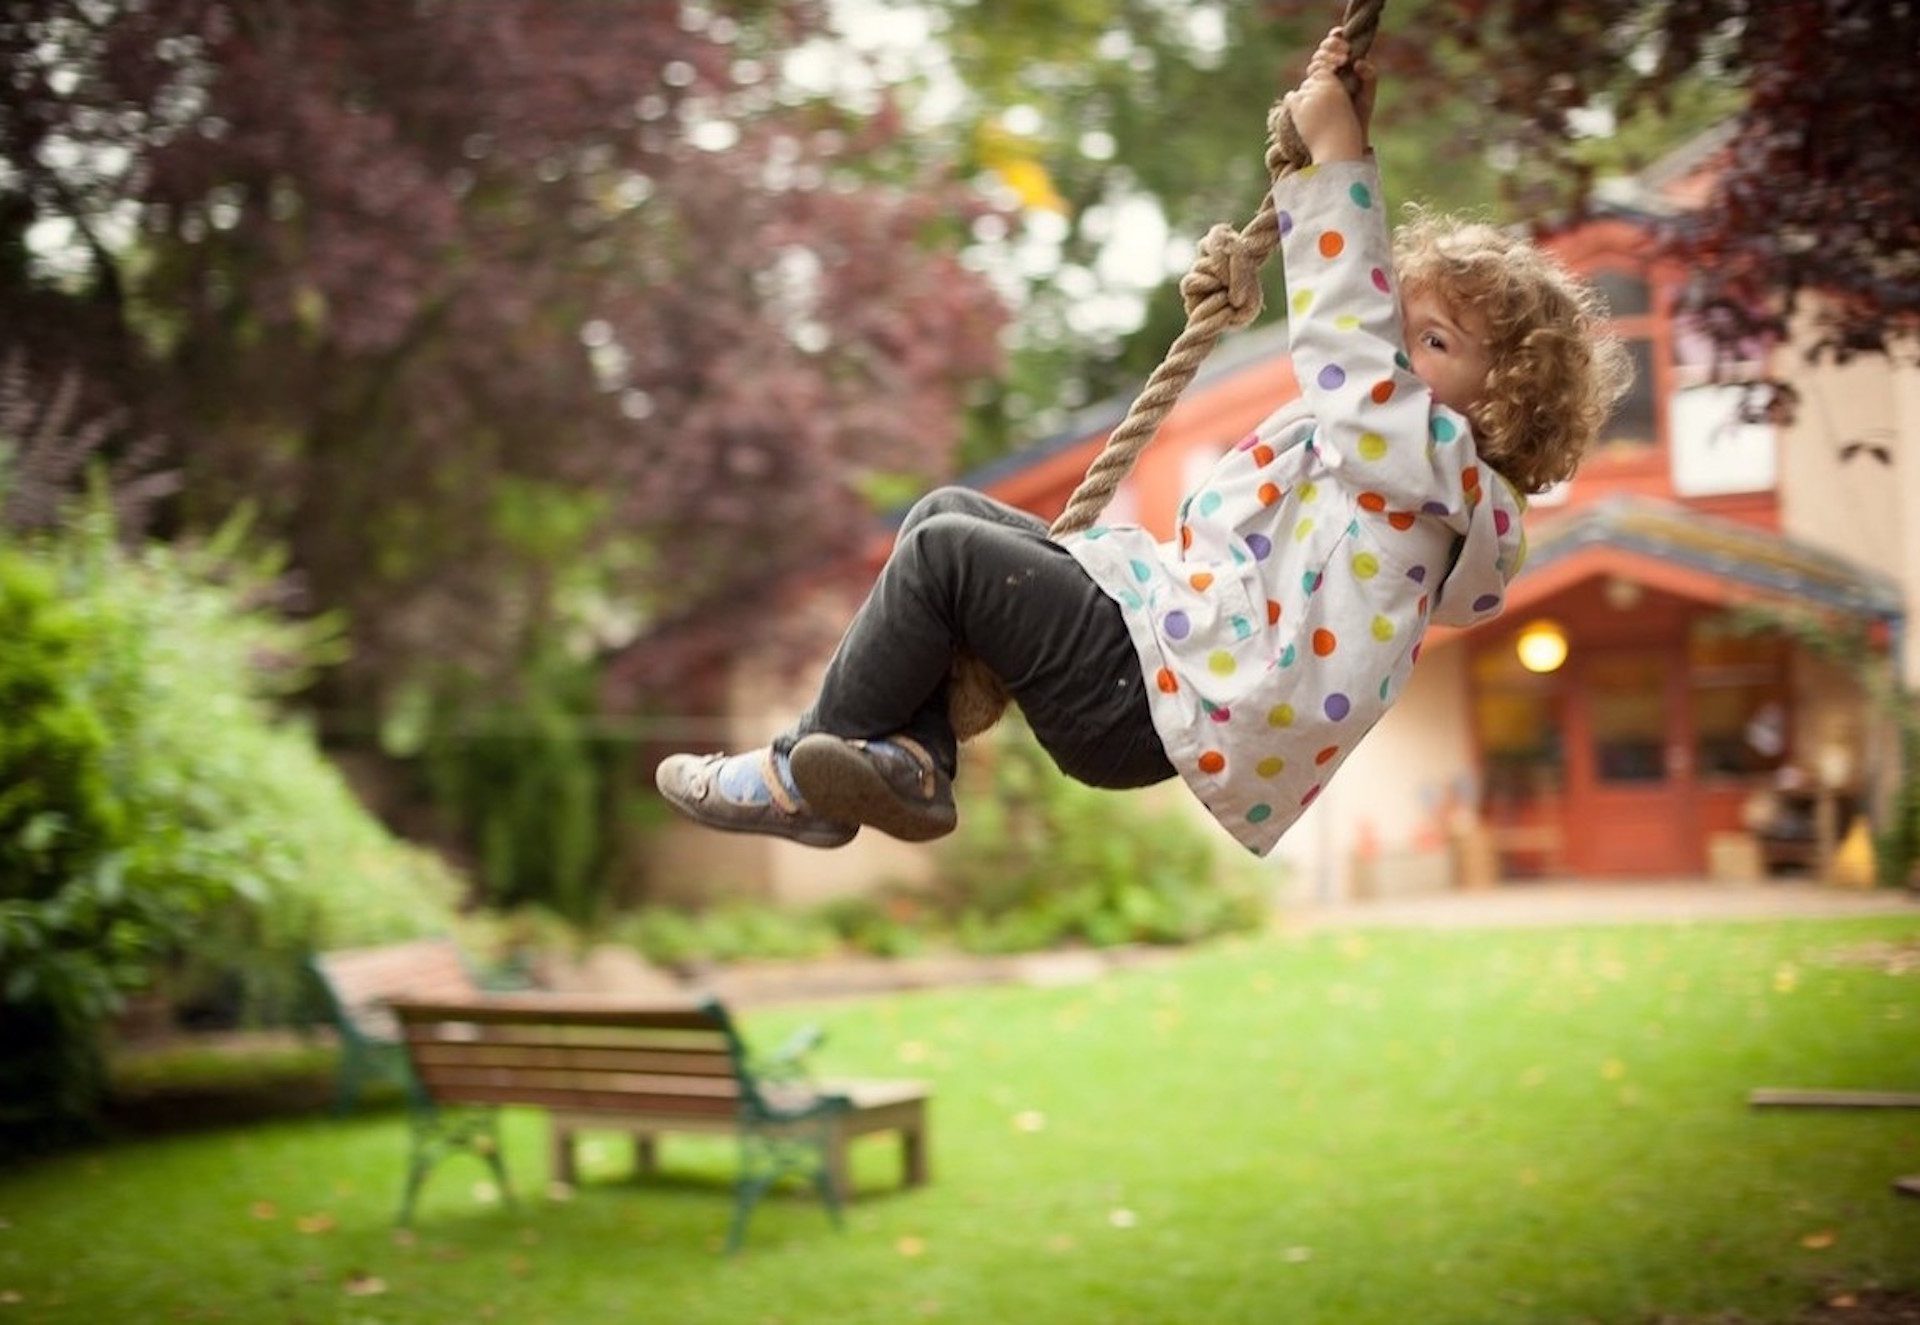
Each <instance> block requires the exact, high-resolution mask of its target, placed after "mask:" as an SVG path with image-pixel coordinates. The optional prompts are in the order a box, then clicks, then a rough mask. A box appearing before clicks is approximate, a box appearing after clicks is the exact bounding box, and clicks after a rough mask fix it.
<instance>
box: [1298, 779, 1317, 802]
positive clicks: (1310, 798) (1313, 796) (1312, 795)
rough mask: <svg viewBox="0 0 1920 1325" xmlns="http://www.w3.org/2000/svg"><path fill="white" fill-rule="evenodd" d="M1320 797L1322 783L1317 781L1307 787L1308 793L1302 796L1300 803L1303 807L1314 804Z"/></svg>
mask: <svg viewBox="0 0 1920 1325" xmlns="http://www.w3.org/2000/svg"><path fill="white" fill-rule="evenodd" d="M1319 799H1320V784H1319V783H1315V784H1314V785H1313V786H1311V787H1308V788H1307V794H1306V795H1304V796H1302V797H1301V798H1300V804H1301V805H1302V806H1303V807H1304V806H1308V805H1311V804H1313V803H1314V802H1315V801H1317V800H1319Z"/></svg>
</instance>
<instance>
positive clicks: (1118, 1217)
mask: <svg viewBox="0 0 1920 1325" xmlns="http://www.w3.org/2000/svg"><path fill="white" fill-rule="evenodd" d="M1107 1222H1108V1223H1109V1224H1112V1225H1113V1226H1114V1227H1115V1228H1132V1227H1133V1226H1134V1225H1135V1224H1138V1223H1139V1222H1140V1216H1138V1215H1136V1214H1134V1213H1133V1211H1131V1210H1129V1209H1127V1208H1126V1207H1125V1206H1121V1207H1120V1208H1119V1209H1117V1210H1114V1211H1111V1212H1110V1213H1109V1214H1108V1215H1107Z"/></svg>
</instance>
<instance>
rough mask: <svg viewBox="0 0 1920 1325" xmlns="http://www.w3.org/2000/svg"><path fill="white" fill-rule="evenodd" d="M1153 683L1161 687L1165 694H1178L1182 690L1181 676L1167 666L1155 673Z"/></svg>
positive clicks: (1162, 692) (1161, 691)
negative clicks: (1177, 675)
mask: <svg viewBox="0 0 1920 1325" xmlns="http://www.w3.org/2000/svg"><path fill="white" fill-rule="evenodd" d="M1153 683H1154V684H1155V685H1157V686H1159V687H1160V693H1161V694H1163V695H1172V694H1178V693H1179V691H1180V680H1179V678H1178V677H1176V676H1175V675H1174V674H1173V673H1172V672H1171V671H1169V670H1168V669H1167V668H1165V667H1162V668H1161V669H1160V670H1159V671H1158V672H1156V673H1154V677H1153Z"/></svg>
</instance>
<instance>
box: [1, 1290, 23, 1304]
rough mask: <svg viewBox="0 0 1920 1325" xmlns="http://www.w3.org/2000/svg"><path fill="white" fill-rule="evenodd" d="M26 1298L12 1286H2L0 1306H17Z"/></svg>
mask: <svg viewBox="0 0 1920 1325" xmlns="http://www.w3.org/2000/svg"><path fill="white" fill-rule="evenodd" d="M26 1300H27V1299H25V1298H24V1297H22V1296H20V1294H19V1293H17V1292H15V1291H14V1290H13V1289H11V1288H0V1307H17V1306H19V1305H20V1304H21V1303H22V1302H24V1301H26Z"/></svg>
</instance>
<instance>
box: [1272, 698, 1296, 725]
mask: <svg viewBox="0 0 1920 1325" xmlns="http://www.w3.org/2000/svg"><path fill="white" fill-rule="evenodd" d="M1267 726H1269V727H1291V726H1293V705H1291V704H1275V705H1274V706H1273V707H1272V708H1270V709H1268V710H1267Z"/></svg>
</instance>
